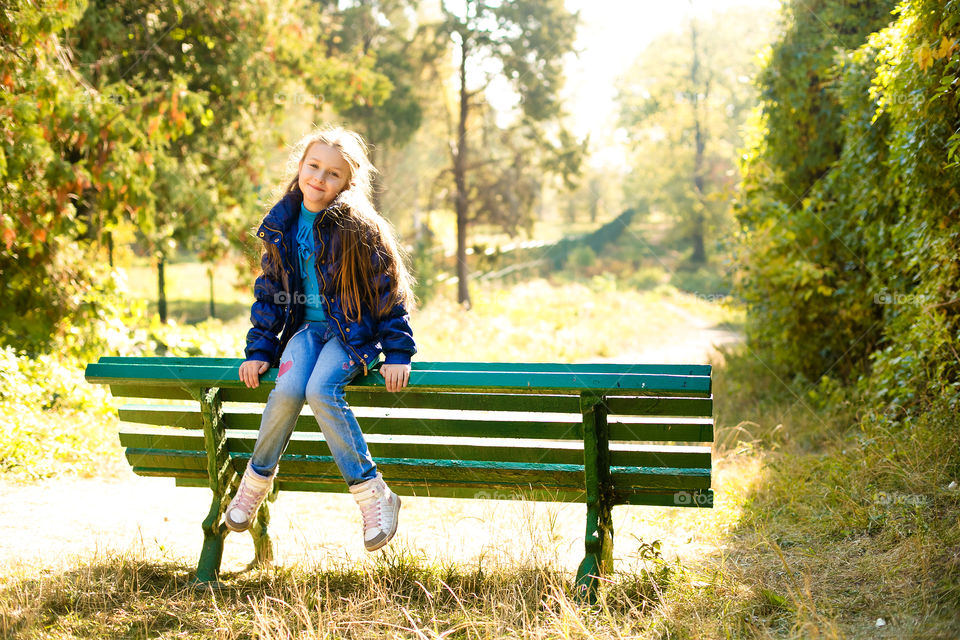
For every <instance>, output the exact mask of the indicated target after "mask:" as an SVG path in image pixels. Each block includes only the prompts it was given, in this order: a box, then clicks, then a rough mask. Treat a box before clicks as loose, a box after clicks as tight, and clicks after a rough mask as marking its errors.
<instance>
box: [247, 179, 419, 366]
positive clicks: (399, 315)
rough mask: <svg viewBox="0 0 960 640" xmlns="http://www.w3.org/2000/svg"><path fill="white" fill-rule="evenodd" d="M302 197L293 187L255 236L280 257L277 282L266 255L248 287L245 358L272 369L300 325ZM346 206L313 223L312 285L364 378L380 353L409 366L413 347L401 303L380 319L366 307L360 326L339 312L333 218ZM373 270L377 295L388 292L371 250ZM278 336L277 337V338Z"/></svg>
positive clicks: (329, 210)
mask: <svg viewBox="0 0 960 640" xmlns="http://www.w3.org/2000/svg"><path fill="white" fill-rule="evenodd" d="M301 202H303V194H302V193H301V192H300V189H299V188H297V187H295V188H294V190H293V191H290V192H289V193H287V194H286V195H285V196H284V197H283V198H282V199H281V200H280V202H278V203H277V204H276V205H274V207H273V208H272V209H271V210H270V213H268V214H267V215H266V217H264V219H263V222H262V223H261V225H260V228H259V229H258V230H257V236H258V237H259V238H260V239H261V240H263V242H265V243H266V242H269V243H272V244H273V245H275V246H276V247H277V249H278V250H279V253H280V259H281V260H280V261H281V268H280V280H279V281H278V280H276V279H275V278H273V277H270V276H268V275H267V266H268V265H267V257H266V255H264V260H263V265H262V266H263V270H264V272H263V273H262V274H261V275H260V277H259V278H257V281H256V283H255V284H254V287H253V295H254V298H255V301H254V303H253V308H252V309H251V310H250V322H251V323H252V324H253V327H252V328H251V329H250V331H249V332H248V333H247V347H246V349H245V353H246V358H247V360H262V361H264V362H269V363H270V366H271V367H275V366H277V365H278V364H279V361H280V354H281V353H283V349H284V347H285V346H286V345H287V341H288V340H290V337H291V336H292V335H293V334H294V333H295V332H296V330H297V329H298V328H299V327H300V326H301V325H302V324H303V315H304V306H305V305H304V301H305V300H304V292H303V282H302V278H301V275H300V260H298V259H297V258H296V256H297V246H296V245H297V220H298V218H299V215H300V204H301ZM344 208H345V205H342V204H340V203H338V202H334V203H333V204H331V205H330V206H329V207H327V208H326V209H324V210H323V211H322V212H321V213H320V214H319V215H318V216H317V219H316V222H315V223H314V229H313V232H314V241H315V242H316V246H317V247H319V248H320V249H319V251H318V253H317V262H316V268H317V282H318V283H319V285H320V296H321V302H322V304H323V312H324V313H325V314H326V316H327V321H328V322H329V323H331V324H332V326H333V328H334V329H335V330H336V331H337V335H338V336H339V338H340V341H341V342H342V343H343V345H344V346H345V347H346V348H347V350H348V351H349V352H350V353H352V354H353V356H354V357H355V358H356V359H357V361H358V362H361V363H362V364H363V373H364V375H366V373H367V370H368V368H369V367H370V365H371V364H373V363H374V362H376V360H377V358H378V357H379V356H380V354H381V353H383V354H384V362H386V363H387V364H408V363H409V362H410V358H411V356H413V354H414V353H416V351H417V348H416V345H415V343H414V341H413V331H412V330H411V328H410V316H409V315H408V314H407V311H406V309H405V308H404V307H403V305H396V306H394V307H393V309H391V310H390V312H389V313H387V314H386V315H385V316H384V317H382V318H379V319H377V318H374V316H373V313H371V312H370V310H369V309H367V308H366V307H364V308H362V309H361V311H362V313H361V318H360V321H359V322H349V321H348V320H347V319H346V315H345V314H344V311H343V305H342V301H341V299H340V296H339V294H338V293H337V291H336V289H335V286H334V274H335V273H336V267H337V260H338V259H339V246H338V244H337V241H336V236H335V235H334V234H333V229H334V224H336V219H337V218H338V217H339V216H342V215H345V214H344ZM371 259H372V260H373V263H374V265H373V266H374V272H375V273H380V274H381V275H380V276H379V280H378V282H377V287H378V289H379V291H380V292H381V293H380V295H381V296H383V297H386V296H387V295H389V292H390V280H389V277H388V276H387V275H386V274H383V273H382V272H381V270H380V269H378V268H377V267H378V265H379V254H377V252H375V251H374V252H372V257H371ZM278 336H279V337H278Z"/></svg>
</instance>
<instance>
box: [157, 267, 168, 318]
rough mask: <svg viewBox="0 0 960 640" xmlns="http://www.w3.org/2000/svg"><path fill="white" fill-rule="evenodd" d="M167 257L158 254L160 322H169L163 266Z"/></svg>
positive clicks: (158, 306) (158, 311)
mask: <svg viewBox="0 0 960 640" xmlns="http://www.w3.org/2000/svg"><path fill="white" fill-rule="evenodd" d="M166 261H167V259H166V256H164V254H163V252H161V253H160V254H159V255H158V256H157V313H159V314H160V322H162V323H163V324H166V323H167V292H166V289H165V282H164V276H163V267H164V264H165V263H166Z"/></svg>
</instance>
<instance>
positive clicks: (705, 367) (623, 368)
mask: <svg viewBox="0 0 960 640" xmlns="http://www.w3.org/2000/svg"><path fill="white" fill-rule="evenodd" d="M98 362H99V363H103V364H122V365H155V364H160V365H163V364H166V365H174V366H187V367H211V366H212V367H226V368H236V367H239V366H240V365H241V364H243V358H215V357H203V356H187V357H167V356H135V357H126V356H123V357H119V356H103V357H101V358H100V359H99V360H98ZM411 367H412V369H413V370H414V371H433V370H438V371H450V370H454V371H519V372H551V371H553V372H566V371H569V372H577V373H581V372H594V373H653V374H670V375H689V376H709V375H710V372H711V365H709V364H626V363H609V362H603V363H589V362H587V363H565V362H520V363H517V362H465V361H439V362H420V361H415V362H413V363H412V364H411Z"/></svg>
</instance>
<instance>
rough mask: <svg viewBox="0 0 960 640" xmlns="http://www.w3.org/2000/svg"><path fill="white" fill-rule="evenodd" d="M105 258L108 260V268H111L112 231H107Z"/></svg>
mask: <svg viewBox="0 0 960 640" xmlns="http://www.w3.org/2000/svg"><path fill="white" fill-rule="evenodd" d="M107 260H108V261H109V262H110V268H111V269H113V232H112V231H107Z"/></svg>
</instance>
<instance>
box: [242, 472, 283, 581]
mask: <svg viewBox="0 0 960 640" xmlns="http://www.w3.org/2000/svg"><path fill="white" fill-rule="evenodd" d="M277 489H278V487H277V483H276V482H274V483H273V489H272V490H271V491H270V495H268V496H267V499H266V500H264V501H263V503H262V504H261V505H260V510H259V511H257V520H256V522H254V523H253V526H251V527H250V535H251V536H253V549H254V554H253V561H252V562H250V564H248V565H247V569H253V568H255V567H266V566H269V565H270V564H271V563H273V542H271V541H270V535H269V534H268V533H267V527H268V526H269V525H270V509H268V508H267V503H268V502H272V501H273V500H275V499H276V498H277Z"/></svg>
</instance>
